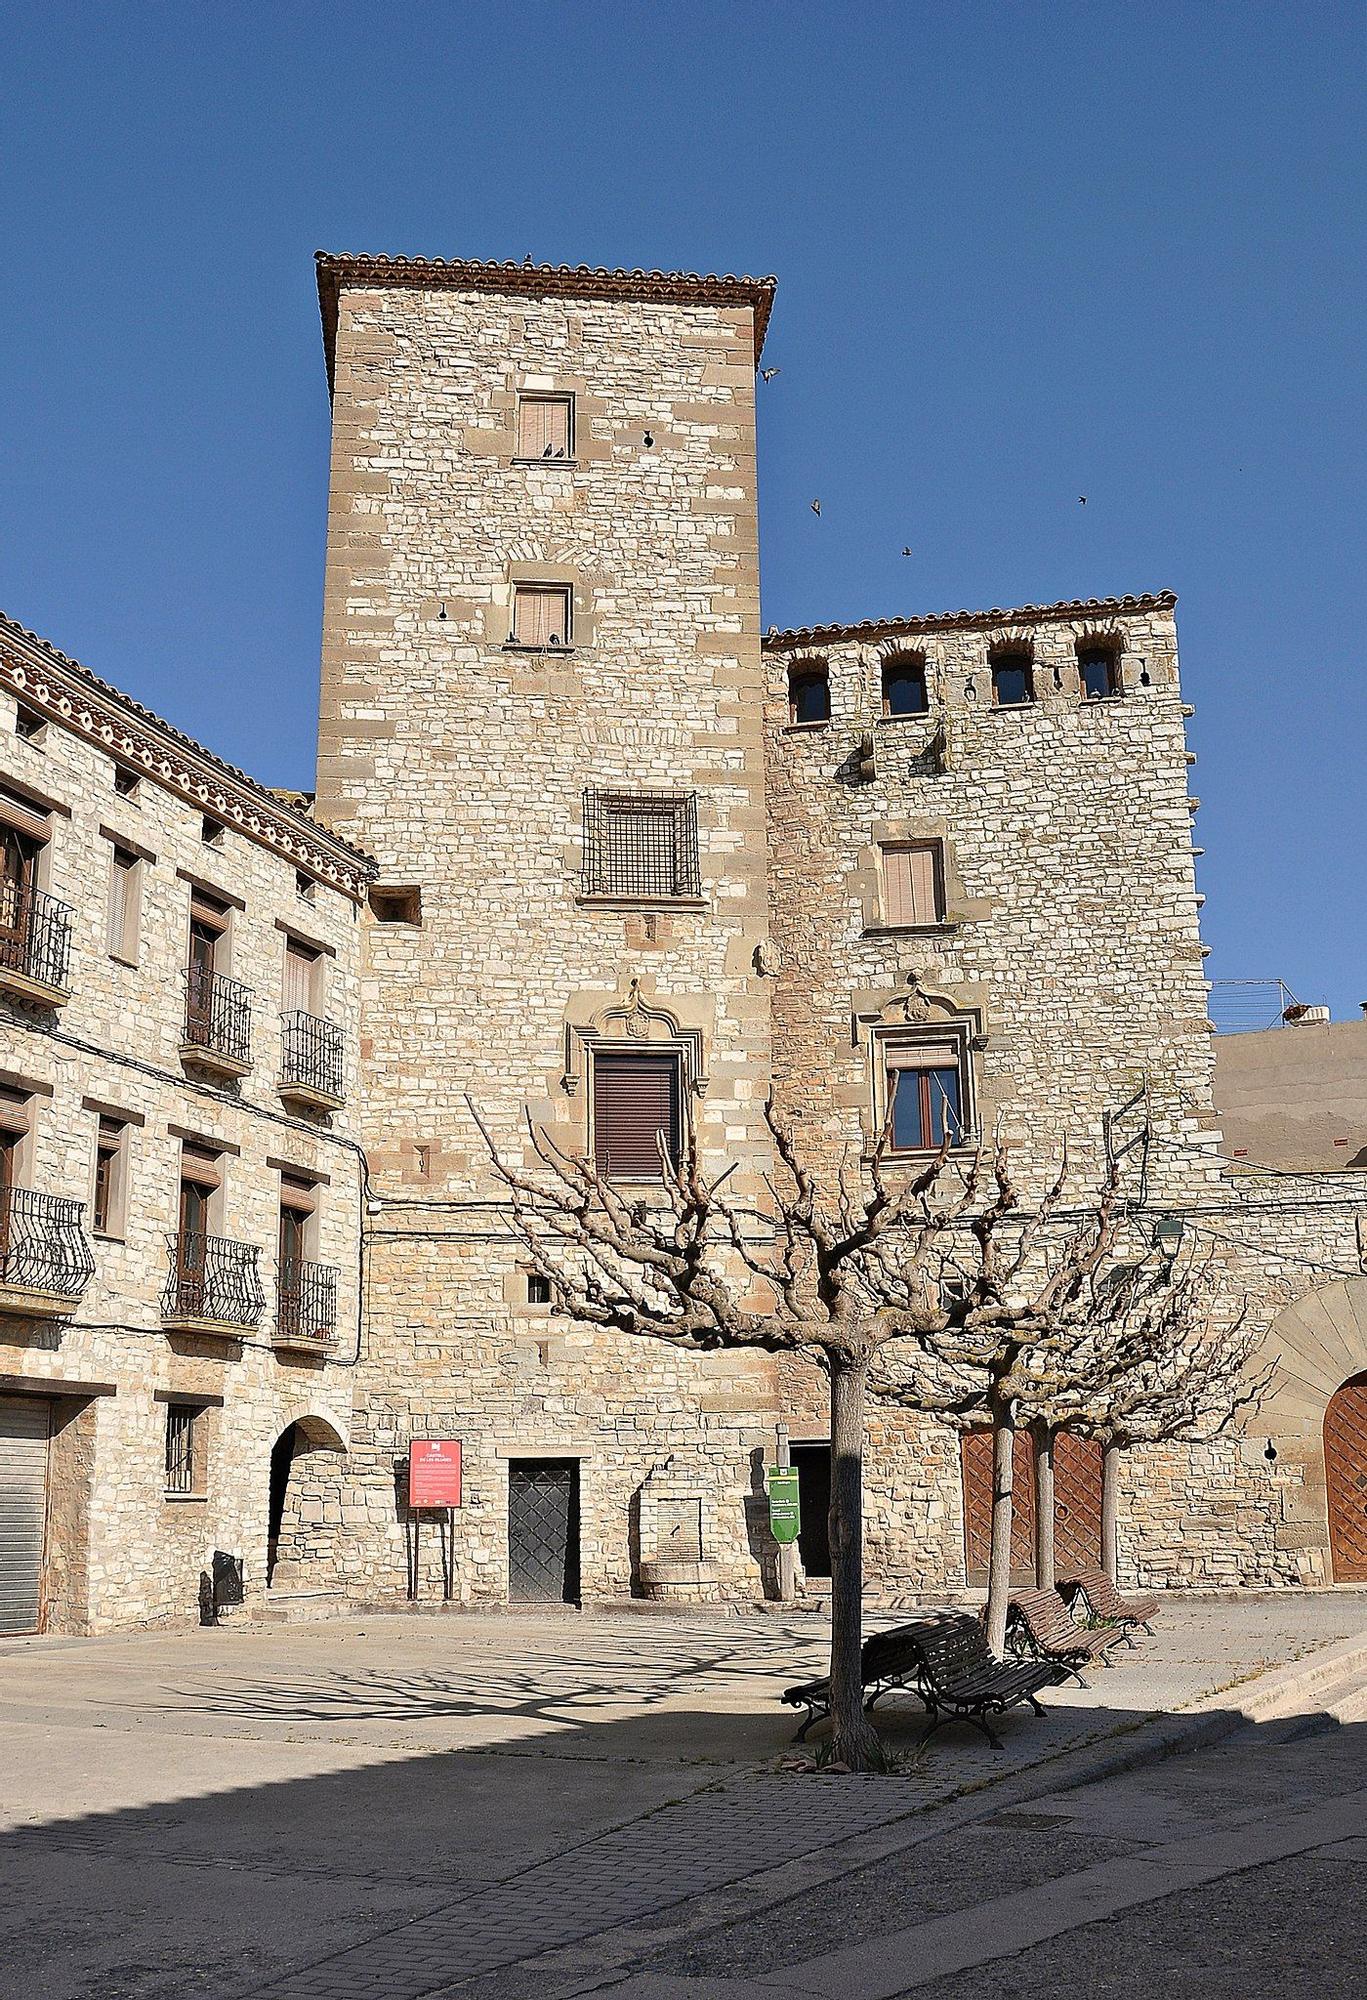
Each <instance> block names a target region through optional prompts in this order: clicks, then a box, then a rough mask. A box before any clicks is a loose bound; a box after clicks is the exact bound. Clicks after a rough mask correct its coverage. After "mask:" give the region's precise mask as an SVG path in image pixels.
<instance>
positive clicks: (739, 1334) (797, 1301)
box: [467, 1100, 1014, 1770]
mask: <svg viewBox="0 0 1367 2000" xmlns="http://www.w3.org/2000/svg"><path fill="white" fill-rule="evenodd" d="M467 1102H468V1100H467ZM470 1112H471V1116H472V1117H473V1118H474V1119H475V1121H476V1123H477V1124H478V1125H479V1129H480V1131H481V1133H482V1134H483V1136H484V1139H485V1143H486V1145H487V1146H488V1148H489V1154H490V1157H491V1159H492V1161H493V1165H494V1170H495V1172H496V1174H497V1176H498V1178H499V1179H500V1180H501V1182H502V1183H503V1186H504V1187H505V1188H506V1190H507V1192H508V1197H509V1202H510V1207H511V1213H512V1218H513V1223H514V1226H515V1228H516V1230H517V1232H518V1234H519V1236H520V1238H521V1240H522V1242H523V1244H524V1246H525V1248H526V1252H527V1255H528V1258H529V1260H530V1262H531V1265H532V1268H533V1269H534V1270H535V1271H536V1272H538V1273H539V1274H540V1276H541V1277H542V1278H544V1279H545V1281H546V1283H547V1285H548V1286H549V1288H550V1294H551V1303H552V1305H553V1306H554V1307H555V1308H556V1309H558V1310H559V1311H561V1312H564V1313H566V1314H568V1315H570V1316H571V1317H573V1318H574V1319H576V1320H579V1321H581V1322H583V1323H584V1324H587V1325H589V1326H596V1327H600V1328H602V1329H603V1330H604V1331H606V1332H610V1333H618V1334H628V1335H632V1336H636V1337H641V1338H645V1339H649V1340H658V1341H663V1342H666V1343H667V1344H669V1345H671V1346H674V1347H683V1348H691V1349H694V1350H697V1351H700V1352H703V1353H706V1352H709V1351H713V1350H716V1349H728V1348H729V1349H735V1348H747V1347H753V1348H760V1349H763V1350H765V1351H767V1352H769V1353H780V1354H781V1353H788V1354H801V1355H803V1356H805V1357H807V1358H809V1359H811V1360H813V1361H815V1362H816V1363H817V1365H818V1366H819V1367H820V1368H821V1369H822V1370H823V1371H824V1373H825V1375H826V1377H827V1381H828V1384H829V1392H830V1409H831V1450H832V1479H831V1511H830V1539H831V1718H832V1725H833V1730H834V1750H835V1754H836V1756H837V1757H838V1758H842V1759H843V1760H844V1761H845V1762H847V1763H848V1764H849V1765H850V1766H851V1767H852V1768H854V1769H856V1770H858V1769H863V1768H867V1766H868V1764H869V1762H870V1760H871V1759H872V1758H873V1757H874V1755H875V1754H876V1750H877V1744H878V1738H877V1735H876V1732H875V1731H874V1729H873V1727H872V1725H871V1724H870V1722H869V1721H868V1718H867V1716H866V1715H865V1713H864V1708H863V1690H862V1687H861V1684H860V1672H859V1667H860V1646H861V1640H862V1629H861V1618H862V1588H863V1520H862V1515H863V1453H864V1436H865V1427H866V1409H867V1393H868V1383H869V1372H870V1368H871V1365H872V1363H873V1360H874V1357H875V1355H876V1354H877V1353H878V1352H879V1350H880V1349H881V1348H883V1347H884V1346H886V1345H887V1344H888V1343H889V1342H893V1341H904V1340H907V1339H913V1340H916V1339H926V1338H928V1337H929V1336H930V1335H932V1334H937V1333H940V1332H942V1331H943V1330H944V1329H945V1328H946V1327H947V1326H948V1325H949V1324H950V1322H951V1321H952V1320H953V1319H954V1318H955V1316H956V1315H957V1316H959V1317H962V1316H963V1315H964V1313H965V1312H966V1311H967V1303H966V1301H964V1300H956V1299H955V1298H954V1297H953V1295H952V1292H951V1289H950V1288H947V1287H945V1286H943V1285H942V1284H941V1283H940V1278H941V1275H942V1273H943V1272H944V1270H945V1269H946V1268H948V1267H949V1265H950V1264H951V1262H952V1259H951V1257H950V1253H949V1249H948V1245H949V1244H950V1243H951V1241H952V1240H953V1238H954V1236H955V1235H956V1233H957V1232H958V1231H959V1230H960V1229H961V1227H962V1226H964V1225H965V1223H966V1220H967V1218H968V1217H969V1216H970V1215H971V1213H972V1212H973V1211H974V1210H975V1209H976V1207H977V1205H978V1184H979V1162H978V1161H977V1160H973V1161H971V1162H969V1163H967V1164H966V1165H965V1166H963V1167H962V1168H960V1167H957V1166H953V1167H947V1164H946V1156H947V1152H948V1144H949V1142H948V1140H946V1142H945V1145H944V1146H942V1147H941V1150H940V1152H939V1154H938V1155H937V1156H936V1157H935V1158H934V1159H932V1160H929V1161H927V1162H925V1163H923V1164H922V1165H921V1166H920V1167H919V1168H918V1169H917V1170H916V1171H914V1172H912V1173H910V1174H908V1175H906V1176H905V1177H902V1176H899V1177H898V1180H897V1184H896V1185H895V1186H893V1185H891V1184H890V1182H889V1179H888V1176H887V1175H886V1173H885V1171H884V1165H885V1162H884V1152H885V1148H886V1144H887V1138H886V1134H885V1135H884V1137H883V1139H882V1140H881V1141H880V1143H879V1144H878V1145H877V1146H876V1147H875V1149H874V1153H873V1156H872V1159H871V1160H870V1161H868V1162H867V1163H865V1164H864V1166H863V1167H862V1168H861V1170H860V1171H859V1172H858V1174H857V1175H851V1174H849V1173H847V1172H845V1171H841V1172H839V1173H838V1174H836V1175H835V1176H834V1177H833V1180H832V1182H831V1183H830V1184H827V1185H822V1184H820V1183H819V1182H818V1180H817V1178H816V1177H815V1176H814V1175H813V1173H812V1172H811V1171H810V1170H809V1169H808V1167H807V1166H806V1165H805V1164H804V1163H803V1161H802V1159H801V1158H800V1157H799V1153H798V1149H797V1147H796V1146H795V1144H794V1140H793V1134H792V1129H791V1127H790V1126H789V1125H788V1123H787V1122H786V1121H785V1120H784V1119H783V1118H781V1117H780V1116H779V1115H778V1113H777V1112H776V1111H775V1109H774V1107H773V1105H772V1104H770V1105H769V1106H768V1107H767V1109H766V1120H767V1124H768V1129H769V1132H770V1135H771V1137H772V1140H773V1145H774V1151H775V1155H776V1161H777V1165H776V1169H775V1172H774V1174H773V1175H771V1176H770V1177H768V1179H767V1180H766V1181H765V1183H764V1186H765V1189H766V1192H767V1199H764V1200H762V1201H761V1202H759V1203H746V1204H742V1203H741V1202H740V1201H739V1200H737V1199H735V1198H734V1197H733V1196H732V1195H731V1193H730V1192H729V1191H728V1184H729V1183H730V1182H731V1180H732V1177H733V1175H734V1173H735V1171H736V1169H735V1167H734V1166H732V1167H730V1168H728V1169H726V1170H725V1171H724V1172H722V1173H720V1174H717V1175H715V1176H710V1177H709V1176H708V1175H707V1174H705V1173H704V1172H703V1170H702V1167H701V1165H700V1161H699V1155H698V1147H697V1141H696V1138H695V1136H694V1135H693V1134H692V1133H691V1131H690V1132H688V1133H686V1134H685V1137H684V1141H683V1145H682V1148H681V1150H680V1154H679V1157H678V1159H677V1160H675V1159H672V1158H671V1157H670V1154H669V1152H668V1150H667V1148H666V1147H665V1145H664V1142H663V1138H661V1141H660V1147H659V1150H660V1181H659V1186H658V1188H657V1187H655V1186H652V1187H651V1188H650V1189H649V1191H648V1192H647V1191H643V1190H642V1189H641V1188H640V1187H639V1186H638V1187H633V1188H632V1189H631V1191H630V1192H627V1191H625V1190H624V1189H623V1188H621V1187H620V1186H618V1185H616V1184H614V1182H613V1181H612V1179H611V1177H610V1176H609V1175H608V1174H606V1173H603V1172H600V1170H599V1169H598V1167H597V1165H596V1164H595V1162H594V1161H592V1160H589V1159H586V1158H585V1157H583V1156H582V1155H580V1154H577V1153H572V1152H569V1151H566V1150H565V1149H564V1148H562V1147H560V1146H559V1145H557V1144H556V1142H555V1141H554V1139H552V1138H551V1137H550V1136H549V1135H548V1134H547V1133H546V1132H545V1131H543V1130H541V1129H539V1128H536V1127H534V1126H533V1125H532V1123H531V1120H530V1119H528V1121H527V1130H528V1134H529V1137H530V1143H531V1148H532V1151H533V1154H534V1162H535V1163H534V1165H533V1166H532V1167H531V1168H530V1169H523V1168H521V1167H518V1166H514V1165H511V1164H509V1163H508V1162H507V1161H506V1160H504V1159H503V1158H502V1157H501V1155H500V1153H499V1151H498V1149H497V1147H496V1146H495V1144H494V1141H493V1139H492V1138H491V1137H490V1135H489V1132H488V1131H487V1129H486V1128H485V1126H484V1124H483V1122H482V1121H481V1119H480V1118H479V1114H478V1112H477V1111H476V1110H475V1107H474V1105H473V1104H471V1105H470ZM1007 1199H1014V1196H1012V1195H1011V1194H1010V1191H1009V1187H1008V1184H1007V1183H1006V1181H1005V1179H1004V1178H1003V1177H1002V1176H998V1182H997V1188H996V1193H995V1195H994V1197H993V1200H992V1201H989V1203H988V1213H989V1214H991V1213H992V1212H993V1207H994V1203H1000V1202H1002V1201H1004V1200H1007ZM975 1226H976V1225H975ZM989 1227H990V1225H989ZM913 1393H914V1391H913V1387H912V1384H911V1382H910V1379H908V1380H907V1381H906V1383H905V1384H904V1395H905V1397H906V1398H907V1399H908V1400H910V1399H911V1398H912V1396H913ZM922 1394H923V1395H924V1396H925V1397H926V1398H927V1399H928V1402H927V1404H926V1405H923V1406H926V1407H935V1408H940V1407H942V1406H943V1407H944V1408H945V1409H946V1411H948V1410H949V1409H950V1408H951V1407H952V1405H953V1404H954V1401H955V1396H956V1390H955V1383H954V1379H953V1371H952V1370H951V1369H941V1370H940V1371H938V1375H937V1379H936V1381H935V1382H934V1383H931V1382H930V1381H929V1380H928V1379H926V1380H925V1381H924V1382H923V1384H922Z"/></svg>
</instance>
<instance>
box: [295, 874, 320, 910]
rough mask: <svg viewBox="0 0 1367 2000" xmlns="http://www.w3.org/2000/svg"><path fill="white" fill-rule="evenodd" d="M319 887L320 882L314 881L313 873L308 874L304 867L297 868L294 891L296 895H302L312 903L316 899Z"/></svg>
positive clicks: (306, 900) (307, 901)
mask: <svg viewBox="0 0 1367 2000" xmlns="http://www.w3.org/2000/svg"><path fill="white" fill-rule="evenodd" d="M317 889H318V884H317V883H316V882H315V881H314V879H313V877H312V875H306V874H305V873H304V871H303V869H302V868H296V869H295V871H294V893H295V895H296V896H302V897H303V899H304V901H305V902H306V903H311V902H312V901H313V900H314V896H315V894H316V893H317Z"/></svg>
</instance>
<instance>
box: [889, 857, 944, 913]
mask: <svg viewBox="0 0 1367 2000" xmlns="http://www.w3.org/2000/svg"><path fill="white" fill-rule="evenodd" d="M939 874H940V870H939V854H938V851H937V849H936V848H935V847H934V846H933V845H932V844H930V843H927V844H926V845H924V846H921V847H885V848H884V849H883V884H884V890H883V893H884V900H885V902H886V905H887V920H888V922H889V923H890V924H934V923H938V922H939V919H940V895H939Z"/></svg>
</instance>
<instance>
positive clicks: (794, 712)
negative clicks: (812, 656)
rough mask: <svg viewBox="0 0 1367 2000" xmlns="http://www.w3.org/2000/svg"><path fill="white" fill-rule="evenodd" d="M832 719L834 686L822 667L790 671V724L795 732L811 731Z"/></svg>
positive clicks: (815, 666)
mask: <svg viewBox="0 0 1367 2000" xmlns="http://www.w3.org/2000/svg"><path fill="white" fill-rule="evenodd" d="M830 719H831V683H830V680H829V678H828V676H827V673H826V668H825V666H824V665H822V664H821V663H819V662H818V663H808V664H807V665H804V666H800V667H791V668H790V669H789V671H788V720H789V722H790V723H791V724H792V725H793V726H794V727H795V728H809V727H811V726H813V725H815V724H817V723H822V722H829V721H830Z"/></svg>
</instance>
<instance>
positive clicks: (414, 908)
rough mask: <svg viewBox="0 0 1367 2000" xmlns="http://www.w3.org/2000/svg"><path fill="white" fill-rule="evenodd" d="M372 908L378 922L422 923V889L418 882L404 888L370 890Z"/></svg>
mask: <svg viewBox="0 0 1367 2000" xmlns="http://www.w3.org/2000/svg"><path fill="white" fill-rule="evenodd" d="M370 909H371V914H372V915H373V917H374V919H375V921H376V923H377V924H421V922H422V890H421V889H420V888H418V887H417V886H416V884H412V883H410V884H408V885H406V886H404V887H402V888H393V887H386V888H381V887H380V886H379V885H378V884H377V885H376V886H375V887H374V888H373V889H372V890H371V892H370Z"/></svg>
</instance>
